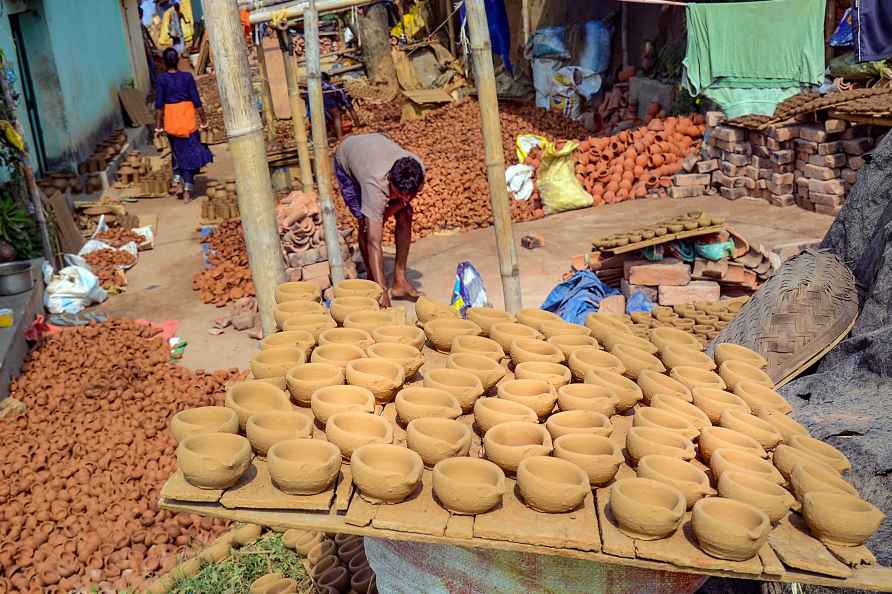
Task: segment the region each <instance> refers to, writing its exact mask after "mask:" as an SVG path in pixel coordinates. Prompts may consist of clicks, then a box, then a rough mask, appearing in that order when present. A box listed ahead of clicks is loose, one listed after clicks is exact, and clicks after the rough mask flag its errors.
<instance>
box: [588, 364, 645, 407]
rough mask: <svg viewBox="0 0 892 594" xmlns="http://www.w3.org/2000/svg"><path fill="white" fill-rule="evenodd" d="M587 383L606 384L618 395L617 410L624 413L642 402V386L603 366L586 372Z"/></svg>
mask: <svg viewBox="0 0 892 594" xmlns="http://www.w3.org/2000/svg"><path fill="white" fill-rule="evenodd" d="M585 383H587V384H597V385H600V386H606V387H608V388H610V389H611V390H613V393H614V394H615V395H616V397H617V399H618V400H617V402H616V412H618V413H623V412H625V411H627V410H629V409H631V408H632V407H633V406H635V405H636V404H638V403H639V402H641V400H642V399H643V398H644V394H643V393H642V392H641V388H640V387H639V386H638V384H636V383H635V382H633V381H632V380H630V379H629V378H627V377H623V376H622V375H621V374H619V373H616V372H615V371H611V370H609V369H606V368H603V367H596V368H594V369H591V370H589V371H588V372H587V373H586V374H585Z"/></svg>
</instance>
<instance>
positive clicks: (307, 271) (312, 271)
mask: <svg viewBox="0 0 892 594" xmlns="http://www.w3.org/2000/svg"><path fill="white" fill-rule="evenodd" d="M301 274H302V276H303V279H304V280H313V279H315V278H319V277H322V276H328V275H330V274H331V268H330V267H329V265H328V260H326V261H325V262H317V263H316V264H310V265H309V266H304V267H303V268H302V269H301ZM323 288H324V287H323Z"/></svg>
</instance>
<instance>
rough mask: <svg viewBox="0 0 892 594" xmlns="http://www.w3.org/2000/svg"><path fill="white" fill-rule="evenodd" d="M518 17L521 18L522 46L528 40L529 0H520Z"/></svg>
mask: <svg viewBox="0 0 892 594" xmlns="http://www.w3.org/2000/svg"><path fill="white" fill-rule="evenodd" d="M520 18H521V20H522V30H523V46H524V47H526V45H527V44H528V43H529V42H530V0H522V2H521V3H520Z"/></svg>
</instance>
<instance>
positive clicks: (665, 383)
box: [636, 369, 693, 404]
mask: <svg viewBox="0 0 892 594" xmlns="http://www.w3.org/2000/svg"><path fill="white" fill-rule="evenodd" d="M636 381H637V382H638V385H639V386H640V387H641V393H642V394H644V401H645V402H647V403H648V404H650V402H651V399H652V398H653V396H654V395H655V394H663V395H665V396H672V397H675V398H678V399H681V400H684V401H685V402H691V400H692V399H693V398H692V396H691V390H690V389H689V388H688V387H687V386H686V385H684V384H683V383H681V382H679V381H678V380H674V379H672V378H671V377H669V376H668V375H664V374H662V373H660V372H658V371H656V370H653V369H645V370H643V371H642V372H641V373H639V374H638V378H637V380H636Z"/></svg>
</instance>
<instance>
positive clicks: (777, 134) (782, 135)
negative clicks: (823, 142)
mask: <svg viewBox="0 0 892 594" xmlns="http://www.w3.org/2000/svg"><path fill="white" fill-rule="evenodd" d="M768 136H770V137H771V138H774V139H776V140H778V141H780V142H786V141H788V140H793V139H794V138H798V137H799V127H798V126H783V127H777V128H775V127H774V126H772V127H771V128H768Z"/></svg>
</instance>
